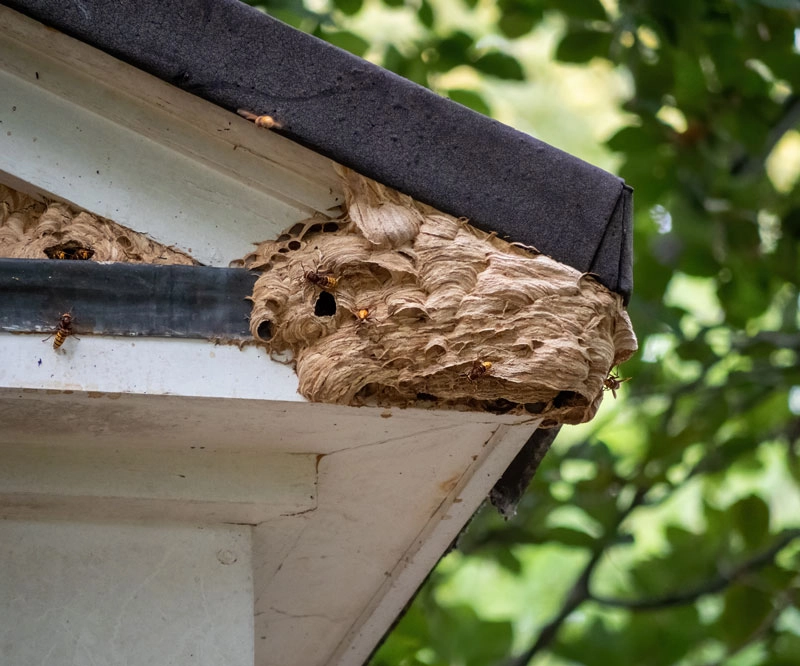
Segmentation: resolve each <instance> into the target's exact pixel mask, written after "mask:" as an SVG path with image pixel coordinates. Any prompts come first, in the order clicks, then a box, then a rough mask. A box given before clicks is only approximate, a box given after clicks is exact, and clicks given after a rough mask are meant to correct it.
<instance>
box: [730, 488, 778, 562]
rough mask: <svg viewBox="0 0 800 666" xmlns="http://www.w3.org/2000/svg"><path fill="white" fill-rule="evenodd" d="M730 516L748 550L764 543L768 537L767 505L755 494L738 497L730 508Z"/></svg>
mask: <svg viewBox="0 0 800 666" xmlns="http://www.w3.org/2000/svg"><path fill="white" fill-rule="evenodd" d="M730 513H731V518H732V519H733V524H734V525H735V527H736V529H737V530H738V531H739V533H740V534H741V535H742V538H743V539H744V542H745V544H746V545H747V547H748V548H749V549H750V550H754V549H756V548H757V547H759V546H761V545H763V544H764V543H766V541H767V539H768V537H769V506H767V503H766V502H765V501H764V500H763V499H761V498H760V497H758V496H757V495H750V496H748V497H745V498H743V499H740V500H739V501H738V502H736V504H734V505H733V506H732V507H731V508H730Z"/></svg>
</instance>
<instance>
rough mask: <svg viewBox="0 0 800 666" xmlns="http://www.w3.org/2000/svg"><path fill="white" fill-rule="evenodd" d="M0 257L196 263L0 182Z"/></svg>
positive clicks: (106, 222) (132, 233) (99, 219)
mask: <svg viewBox="0 0 800 666" xmlns="http://www.w3.org/2000/svg"><path fill="white" fill-rule="evenodd" d="M0 257H5V258H7V259H47V258H49V259H92V260H94V261H119V262H125V263H142V264H185V265H192V264H195V263H196V262H195V261H194V260H193V259H192V258H191V257H190V256H189V255H187V254H184V253H183V252H179V251H177V250H173V249H172V248H169V247H167V246H166V245H161V244H160V243H157V242H155V241H154V240H152V239H150V238H148V237H147V236H145V235H144V234H140V233H137V232H135V231H132V230H130V229H127V228H125V227H123V226H122V225H119V224H117V223H116V222H112V221H111V220H107V219H105V218H103V217H98V216H96V215H91V214H90V213H85V212H77V211H75V210H73V209H72V208H70V207H69V206H67V205H66V204H62V203H50V204H44V203H40V202H39V201H36V200H35V199H33V198H31V197H29V196H27V195H25V194H22V193H21V192H17V191H16V190H12V189H11V188H10V187H6V186H5V185H1V184H0Z"/></svg>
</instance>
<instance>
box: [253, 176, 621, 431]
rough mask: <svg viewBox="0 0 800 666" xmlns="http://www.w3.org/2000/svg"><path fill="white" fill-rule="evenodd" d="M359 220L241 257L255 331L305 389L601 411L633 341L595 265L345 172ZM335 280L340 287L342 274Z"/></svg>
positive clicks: (553, 411) (449, 403)
mask: <svg viewBox="0 0 800 666" xmlns="http://www.w3.org/2000/svg"><path fill="white" fill-rule="evenodd" d="M341 175H342V178H343V181H344V186H345V193H346V198H347V210H348V214H347V217H346V218H344V219H343V220H339V221H331V220H327V219H324V218H320V219H311V220H308V221H307V222H306V223H301V224H297V225H295V226H294V227H292V229H290V230H289V231H288V232H287V233H285V234H283V235H282V236H280V237H279V238H278V239H277V240H275V241H266V242H264V243H261V244H260V245H259V246H258V248H257V250H256V251H255V252H253V253H251V254H249V255H248V256H247V257H245V258H244V259H243V260H242V261H241V262H239V264H240V265H244V266H245V267H247V268H249V269H252V270H257V271H261V272H262V275H261V277H260V278H259V279H258V281H257V282H256V285H255V289H254V292H253V303H254V305H253V311H252V317H251V323H250V327H251V332H252V333H253V335H254V336H255V337H256V338H258V339H259V340H261V341H262V342H264V343H265V344H266V345H267V346H268V347H269V349H270V350H271V351H273V352H291V355H292V357H293V359H294V361H295V364H296V370H297V374H298V378H299V390H300V393H301V394H302V395H303V396H305V397H306V398H308V399H309V400H312V401H319V402H329V403H336V404H344V405H358V404H381V405H403V406H437V407H451V408H453V407H455V408H462V409H473V410H484V411H491V412H496V413H497V412H499V413H508V412H518V413H522V412H526V411H527V412H528V413H531V414H537V415H541V416H543V417H544V422H543V425H544V426H553V425H556V424H558V423H581V422H584V421H588V420H589V419H591V418H592V417H593V416H594V414H595V412H596V411H597V408H598V407H599V404H600V402H601V401H602V395H603V382H604V380H605V379H606V377H607V376H608V375H609V372H610V371H611V369H612V368H613V367H615V366H616V365H618V364H619V363H622V362H623V361H625V360H627V359H628V358H630V356H631V355H632V354H633V353H634V351H635V350H636V348H637V344H636V338H635V336H634V333H633V329H632V327H631V323H630V320H629V318H628V316H627V313H626V312H625V310H624V308H623V304H622V299H621V297H620V296H619V295H618V294H616V293H613V292H611V291H609V290H608V289H606V288H605V287H604V286H602V285H601V284H600V283H599V282H597V281H596V280H595V279H594V278H593V277H592V276H590V275H586V274H581V273H580V272H579V271H577V270H575V269H574V268H571V267H570V266H566V265H564V264H561V263H559V262H557V261H554V260H553V259H551V258H549V257H546V256H544V255H542V254H539V253H538V252H536V250H535V249H533V248H528V247H524V246H520V245H516V244H512V243H508V242H506V241H503V240H501V239H499V238H497V237H495V236H494V235H492V234H486V233H483V232H481V231H479V230H477V229H475V228H474V227H472V226H470V225H469V224H467V222H466V221H465V220H460V219H456V218H454V217H451V216H449V215H445V214H443V213H440V212H438V211H436V210H434V209H432V208H430V207H428V206H425V205H423V204H420V203H418V202H416V201H414V200H413V199H411V198H410V197H408V196H406V195H403V194H400V193H398V192H396V191H394V190H392V189H390V188H388V187H384V186H383V185H380V184H378V183H376V182H374V181H371V180H369V179H367V178H364V177H362V176H360V175H358V174H356V173H355V172H353V171H350V170H347V169H342V171H341ZM334 282H335V284H334Z"/></svg>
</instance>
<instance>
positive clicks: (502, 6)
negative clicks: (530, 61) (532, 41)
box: [497, 0, 544, 39]
mask: <svg viewBox="0 0 800 666" xmlns="http://www.w3.org/2000/svg"><path fill="white" fill-rule="evenodd" d="M497 6H498V9H499V10H500V13H501V14H500V20H499V21H498V23H497V27H498V28H500V32H502V33H503V34H504V35H505V36H506V37H508V38H510V39H516V38H517V37H522V36H523V35H527V34H528V33H529V32H530V31H531V30H532V29H533V27H534V26H535V25H536V24H537V23H539V21H541V20H542V17H543V16H544V10H543V7H542V4H541V3H540V2H538V1H537V0H500V2H499V3H498V4H497Z"/></svg>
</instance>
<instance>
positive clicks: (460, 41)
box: [431, 31, 474, 72]
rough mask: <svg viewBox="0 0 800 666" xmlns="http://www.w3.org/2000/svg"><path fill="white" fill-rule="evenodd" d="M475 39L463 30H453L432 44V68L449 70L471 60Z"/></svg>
mask: <svg viewBox="0 0 800 666" xmlns="http://www.w3.org/2000/svg"><path fill="white" fill-rule="evenodd" d="M473 43H474V40H473V39H472V37H470V36H469V35H468V34H467V33H465V32H462V31H456V32H453V33H451V34H449V35H447V36H446V37H444V38H442V39H440V40H439V41H438V42H436V43H434V44H432V45H431V50H432V55H433V58H432V60H431V69H433V70H435V71H438V72H448V71H450V70H451V69H453V68H454V67H458V66H459V65H463V64H465V63H467V62H469V51H470V49H471V48H472V45H473Z"/></svg>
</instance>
